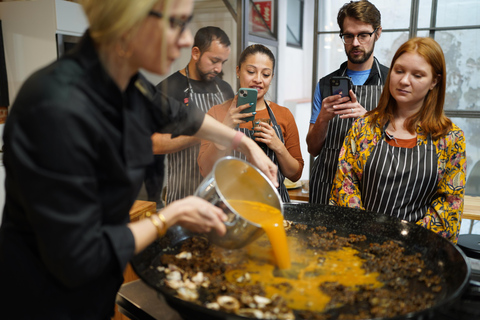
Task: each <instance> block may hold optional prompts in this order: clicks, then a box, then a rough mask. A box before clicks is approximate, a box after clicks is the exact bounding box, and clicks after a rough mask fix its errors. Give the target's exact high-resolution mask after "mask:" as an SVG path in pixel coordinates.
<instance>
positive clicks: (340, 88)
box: [330, 77, 352, 97]
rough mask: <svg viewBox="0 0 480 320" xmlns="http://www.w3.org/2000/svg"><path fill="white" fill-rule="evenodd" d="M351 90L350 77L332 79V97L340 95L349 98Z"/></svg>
mask: <svg viewBox="0 0 480 320" xmlns="http://www.w3.org/2000/svg"><path fill="white" fill-rule="evenodd" d="M351 88H352V86H351V80H350V78H349V77H332V78H331V79H330V93H331V94H330V95H332V96H333V95H337V94H339V95H341V96H342V97H348V96H349V93H348V92H349V91H350V89H351Z"/></svg>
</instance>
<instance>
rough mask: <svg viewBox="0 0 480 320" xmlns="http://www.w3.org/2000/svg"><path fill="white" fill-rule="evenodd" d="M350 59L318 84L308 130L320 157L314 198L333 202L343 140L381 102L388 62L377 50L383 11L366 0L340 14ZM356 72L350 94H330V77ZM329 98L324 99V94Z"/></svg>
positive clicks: (310, 146) (312, 185)
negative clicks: (375, 51) (380, 57)
mask: <svg viewBox="0 0 480 320" xmlns="http://www.w3.org/2000/svg"><path fill="white" fill-rule="evenodd" d="M337 22H338V26H339V27H340V38H341V39H342V41H343V43H344V46H345V53H346V54H347V58H348V60H347V61H346V62H344V63H343V64H342V65H341V66H340V68H339V69H338V70H336V71H334V72H332V73H331V74H329V75H327V76H325V77H323V78H321V79H320V81H319V82H318V84H317V87H316V90H315V94H314V98H313V108H312V117H311V119H310V127H309V130H308V134H307V145H308V152H309V153H310V154H311V155H312V156H313V157H316V159H315V161H314V163H313V166H312V171H311V173H310V188H309V189H310V195H309V202H310V203H321V204H328V199H329V198H330V191H331V189H332V182H333V178H334V176H335V172H336V170H337V162H338V156H339V153H340V149H341V148H342V144H343V140H344V138H345V136H346V134H347V132H348V130H349V129H350V127H351V125H352V123H353V122H354V121H355V119H356V118H358V117H361V116H363V115H364V114H365V113H366V112H367V111H369V110H372V109H373V108H375V107H376V106H377V103H378V100H379V98H380V94H381V92H382V89H383V84H384V83H385V80H386V78H387V74H388V68H387V67H385V66H384V65H381V64H380V63H379V62H378V60H377V59H376V58H375V57H374V56H373V50H374V48H375V42H376V41H377V40H378V39H379V38H380V35H381V33H382V27H381V15H380V12H379V11H378V9H377V8H376V7H375V6H374V5H373V4H372V3H370V2H368V1H366V0H361V1H350V3H346V4H345V5H344V6H343V7H342V8H340V10H339V12H338V16H337ZM334 76H347V77H350V79H351V81H352V83H353V89H352V90H351V91H350V92H349V95H348V96H347V97H343V98H342V97H341V96H340V95H332V96H331V95H330V79H331V78H332V77H334ZM322 99H323V100H322Z"/></svg>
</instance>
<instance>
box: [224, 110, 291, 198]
mask: <svg viewBox="0 0 480 320" xmlns="http://www.w3.org/2000/svg"><path fill="white" fill-rule="evenodd" d="M265 105H266V106H267V110H268V115H269V117H270V120H271V121H272V124H271V126H272V127H273V129H274V130H275V133H276V134H277V137H278V138H279V139H280V141H282V143H283V144H285V140H284V139H283V134H282V129H281V128H280V125H279V124H278V123H277V119H276V118H275V115H274V114H273V111H272V109H271V108H270V107H269V105H268V103H267V102H266V101H265ZM236 130H238V131H241V132H243V133H244V134H245V135H246V136H247V137H249V138H251V139H252V140H253V139H255V137H254V136H253V134H254V131H253V130H249V129H247V128H236ZM257 143H258V144H259V145H260V147H261V148H262V149H263V151H265V153H266V154H267V157H269V158H270V160H272V162H273V163H274V164H275V165H276V166H277V168H278V170H277V180H278V183H279V187H278V188H277V191H278V193H279V194H280V197H281V198H282V201H283V202H290V196H289V195H288V190H287V188H286V187H285V185H284V184H283V181H284V180H285V176H284V175H283V174H282V172H281V171H280V167H279V165H278V159H277V156H276V155H275V152H273V150H272V149H270V148H268V147H267V146H266V145H265V144H264V143H259V142H257ZM233 156H234V157H237V158H240V159H245V156H244V155H243V154H242V153H240V152H238V151H233Z"/></svg>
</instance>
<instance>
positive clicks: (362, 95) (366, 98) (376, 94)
mask: <svg viewBox="0 0 480 320" xmlns="http://www.w3.org/2000/svg"><path fill="white" fill-rule="evenodd" d="M382 89H383V85H382V84H381V82H380V84H378V85H368V86H365V85H363V86H353V91H354V92H355V95H356V96H357V101H358V103H360V105H362V106H363V107H364V108H365V109H366V110H367V111H370V110H372V109H374V108H376V107H377V103H378V100H379V99H380V95H381V94H382ZM355 120H356V118H347V119H341V118H340V117H339V116H338V115H336V116H335V117H334V118H333V119H332V120H330V121H329V122H328V131H327V135H326V137H325V143H324V145H323V148H322V150H321V151H320V154H319V155H318V157H317V158H316V159H315V161H314V163H313V166H312V171H311V173H310V197H309V202H310V203H321V204H328V199H329V198H330V192H331V190H332V184H333V178H334V177H335V173H336V172H337V164H338V156H339V154H340V150H341V149H342V145H343V140H344V139H345V137H346V135H347V133H348V130H349V129H350V127H351V126H352V124H353V122H354V121H355Z"/></svg>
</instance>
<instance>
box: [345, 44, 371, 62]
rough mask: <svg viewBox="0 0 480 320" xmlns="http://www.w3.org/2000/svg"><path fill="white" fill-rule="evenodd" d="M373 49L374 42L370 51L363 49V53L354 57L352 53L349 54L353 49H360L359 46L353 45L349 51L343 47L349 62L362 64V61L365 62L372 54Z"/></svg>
mask: <svg viewBox="0 0 480 320" xmlns="http://www.w3.org/2000/svg"><path fill="white" fill-rule="evenodd" d="M374 49H375V42H374V43H373V45H372V49H371V50H370V51H363V55H361V56H360V57H354V56H353V55H351V54H350V53H351V52H352V51H353V50H361V49H360V48H359V47H354V48H352V49H350V51H348V52H347V50H346V49H345V53H346V54H347V57H348V61H350V62H351V63H354V64H362V63H364V62H366V61H367V60H368V59H370V57H371V56H372V54H373V50H374Z"/></svg>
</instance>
